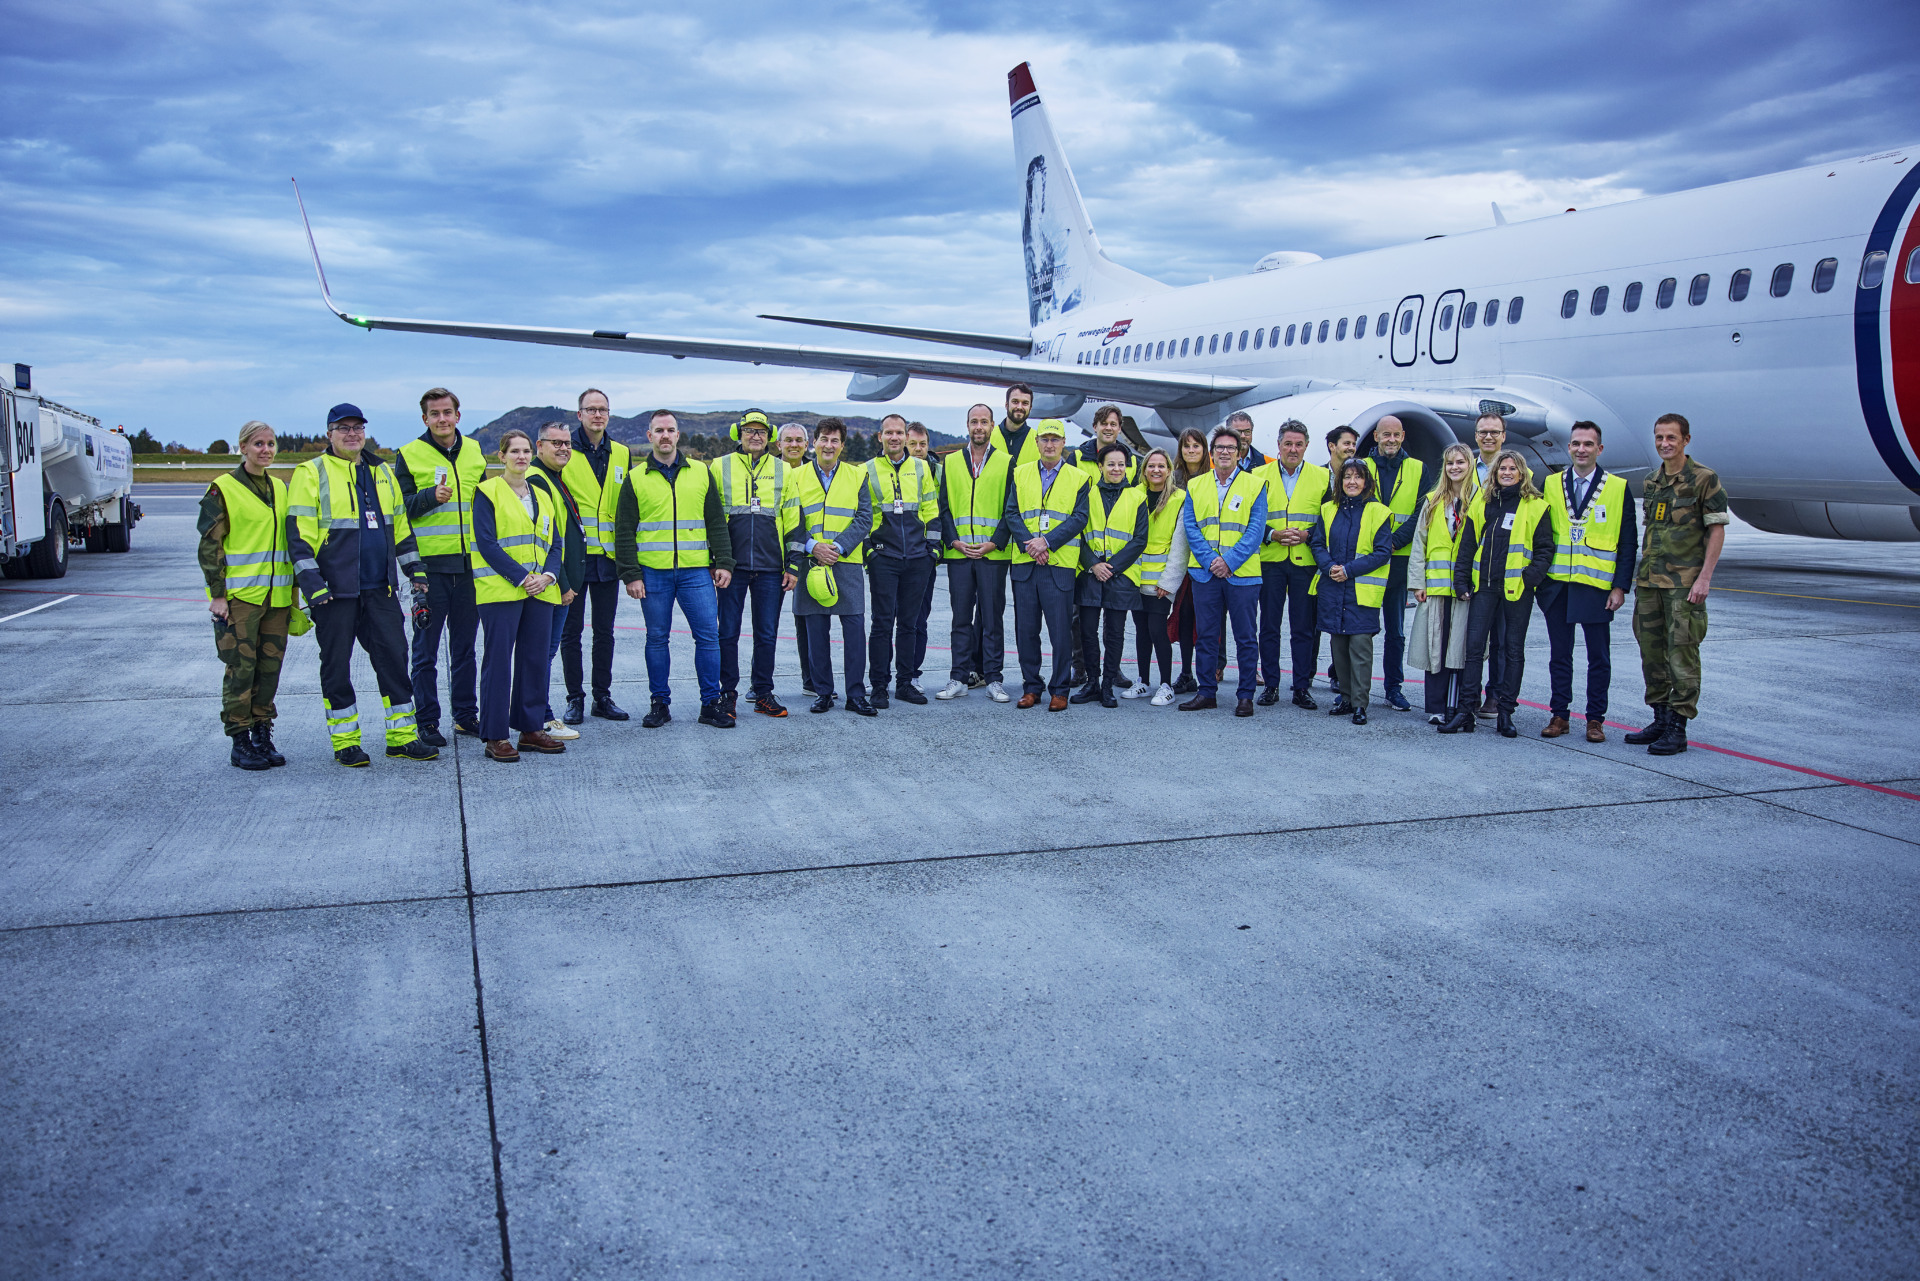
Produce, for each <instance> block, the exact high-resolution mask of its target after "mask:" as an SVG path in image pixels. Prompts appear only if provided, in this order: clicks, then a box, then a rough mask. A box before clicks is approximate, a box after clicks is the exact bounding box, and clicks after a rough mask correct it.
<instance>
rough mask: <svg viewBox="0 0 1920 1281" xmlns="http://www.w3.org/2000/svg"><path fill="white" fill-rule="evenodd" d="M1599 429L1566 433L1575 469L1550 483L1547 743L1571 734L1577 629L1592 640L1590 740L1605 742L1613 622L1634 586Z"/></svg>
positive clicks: (1628, 515) (1630, 541)
mask: <svg viewBox="0 0 1920 1281" xmlns="http://www.w3.org/2000/svg"><path fill="white" fill-rule="evenodd" d="M1605 448H1606V446H1605V445H1603V444H1602V443H1601V441H1600V425H1599V424H1598V423H1590V422H1585V421H1581V422H1577V423H1575V424H1574V425H1573V427H1572V428H1571V429H1570V430H1569V432H1568V434H1567V453H1568V454H1569V455H1571V456H1572V458H1573V466H1571V467H1569V468H1567V469H1566V470H1565V471H1558V472H1555V473H1554V474H1553V475H1551V476H1549V477H1547V494H1546V497H1547V514H1548V515H1549V516H1550V517H1552V519H1553V544H1554V549H1553V567H1552V568H1551V569H1549V570H1548V571H1547V580H1546V582H1544V583H1542V584H1541V585H1540V591H1539V593H1538V596H1537V597H1536V599H1538V600H1539V602H1540V612H1541V613H1542V614H1544V615H1545V616H1546V619H1547V650H1548V658H1547V675H1548V679H1549V681H1550V683H1551V687H1552V691H1553V692H1552V695H1551V700H1552V701H1551V702H1550V704H1549V716H1550V719H1549V720H1548V721H1547V727H1546V728H1545V729H1543V730H1541V731H1540V737H1542V738H1558V737H1560V736H1561V735H1562V734H1565V733H1566V732H1567V730H1568V729H1569V728H1571V726H1570V724H1569V722H1568V717H1567V714H1568V712H1569V711H1570V710H1571V709H1572V706H1573V629H1574V628H1575V627H1576V626H1577V627H1579V628H1580V629H1581V630H1582V631H1584V632H1585V633H1586V639H1587V706H1586V713H1587V741H1588V742H1589V743H1604V742H1606V741H1607V729H1606V721H1607V690H1608V687H1609V686H1611V685H1612V683H1613V636H1612V627H1613V615H1614V612H1615V611H1616V610H1618V609H1619V608H1620V606H1621V605H1623V604H1624V603H1625V602H1626V599H1627V588H1628V587H1630V586H1632V584H1633V570H1634V556H1635V553H1636V552H1637V551H1638V550H1639V527H1638V525H1637V524H1636V522H1635V519H1634V502H1633V497H1632V495H1630V494H1629V493H1627V482H1626V481H1624V480H1622V479H1621V478H1620V477H1618V476H1614V475H1611V474H1609V473H1608V471H1607V469H1606V468H1604V467H1602V466H1601V465H1600V454H1601V451H1602V450H1604V449H1605Z"/></svg>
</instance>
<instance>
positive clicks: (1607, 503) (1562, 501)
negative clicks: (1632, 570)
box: [1547, 472, 1629, 592]
mask: <svg viewBox="0 0 1920 1281" xmlns="http://www.w3.org/2000/svg"><path fill="white" fill-rule="evenodd" d="M1628 501H1629V499H1628V496H1627V482H1626V481H1625V480H1623V479H1621V478H1620V477H1618V476H1615V475H1613V474H1612V473H1608V474H1606V475H1604V476H1602V477H1601V479H1600V492H1599V493H1598V494H1595V495H1592V496H1591V497H1589V498H1588V499H1587V509H1586V512H1585V513H1584V518H1583V519H1582V520H1581V521H1580V522H1579V524H1580V531H1579V532H1580V534H1581V538H1580V541H1578V542H1575V541H1574V537H1573V535H1574V520H1573V512H1572V510H1571V509H1570V508H1569V506H1568V504H1567V474H1566V473H1565V472H1555V473H1553V475H1551V476H1549V477H1547V511H1548V513H1549V514H1550V515H1551V516H1552V519H1553V568H1552V569H1550V570H1548V571H1547V577H1548V578H1557V579H1559V580H1560V581H1561V582H1563V583H1584V584H1585V585H1587V586H1588V587H1598V588H1599V589H1600V590H1601V591H1603V592H1604V591H1611V590H1612V589H1613V574H1614V569H1615V567H1616V564H1617V561H1616V558H1617V556H1618V555H1619V551H1620V531H1621V529H1622V528H1623V526H1624V525H1625V522H1626V511H1627V503H1628Z"/></svg>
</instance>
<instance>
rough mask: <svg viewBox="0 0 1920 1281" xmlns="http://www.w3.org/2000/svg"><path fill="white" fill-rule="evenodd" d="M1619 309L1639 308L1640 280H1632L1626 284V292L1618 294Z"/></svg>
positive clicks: (1633, 309) (1631, 309)
mask: <svg viewBox="0 0 1920 1281" xmlns="http://www.w3.org/2000/svg"><path fill="white" fill-rule="evenodd" d="M1620 310H1621V311H1639V310H1640V282H1639V281H1637V280H1636V281H1634V282H1633V283H1632V284H1630V285H1628V286H1627V292H1626V293H1624V294H1622V295H1621V296H1620Z"/></svg>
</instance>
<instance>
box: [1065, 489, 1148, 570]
mask: <svg viewBox="0 0 1920 1281" xmlns="http://www.w3.org/2000/svg"><path fill="white" fill-rule="evenodd" d="M1145 499H1146V493H1145V492H1144V491H1143V490H1142V489H1141V488H1140V487H1139V486H1138V485H1128V486H1127V487H1126V488H1125V489H1122V490H1121V491H1120V497H1118V498H1116V499H1114V502H1113V510H1111V511H1109V510H1107V503H1106V495H1105V494H1102V493H1101V492H1100V486H1098V485H1088V486H1087V529H1086V532H1085V533H1084V534H1082V535H1081V537H1082V538H1083V539H1085V540H1086V544H1087V550H1088V551H1090V552H1092V553H1093V554H1094V555H1096V556H1101V557H1104V558H1105V559H1107V560H1112V559H1113V558H1114V557H1115V556H1118V555H1119V554H1120V549H1121V548H1122V547H1125V546H1126V545H1127V544H1128V543H1129V542H1131V541H1133V531H1134V526H1135V525H1136V524H1138V523H1139V520H1140V504H1141V503H1142V502H1143V501H1145ZM1148 536H1149V537H1151V536H1152V523H1151V521H1149V523H1148ZM1143 559H1145V554H1144V553H1142V555H1140V556H1136V557H1135V558H1134V561H1133V564H1131V565H1129V566H1127V568H1126V576H1127V577H1128V578H1129V579H1131V580H1132V581H1133V585H1134V586H1135V587H1138V586H1139V585H1140V562H1141V561H1142V560H1143ZM1166 560H1167V557H1166V553H1165V552H1162V553H1161V554H1160V564H1161V567H1162V568H1165V566H1166Z"/></svg>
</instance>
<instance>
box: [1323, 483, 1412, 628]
mask: <svg viewBox="0 0 1920 1281" xmlns="http://www.w3.org/2000/svg"><path fill="white" fill-rule="evenodd" d="M1339 513H1340V504H1338V503H1323V504H1321V506H1320V531H1321V532H1320V537H1321V538H1323V539H1324V540H1326V544H1327V553H1328V555H1329V557H1331V555H1332V553H1333V518H1334V517H1335V516H1337V515H1339ZM1392 516H1393V513H1392V512H1390V511H1388V510H1387V508H1386V504H1384V503H1376V502H1371V501H1369V502H1368V503H1367V505H1366V506H1365V507H1362V508H1361V509H1360V537H1359V538H1357V539H1355V540H1354V545H1353V558H1354V559H1355V560H1359V559H1360V558H1361V557H1363V556H1371V555H1373V554H1374V553H1375V552H1376V551H1379V550H1380V543H1381V539H1382V537H1383V535H1382V533H1381V531H1382V530H1388V531H1391V528H1392ZM1384 537H1386V538H1391V537H1392V534H1391V532H1388V533H1387V534H1385V535H1384ZM1392 563H1393V561H1392V558H1388V559H1387V560H1386V561H1384V562H1382V563H1381V565H1380V568H1378V569H1375V570H1371V571H1369V572H1367V573H1365V574H1362V575H1360V576H1359V577H1358V578H1355V579H1353V580H1352V581H1353V599H1354V600H1355V601H1357V602H1359V603H1360V604H1362V605H1366V606H1370V607H1372V608H1374V609H1378V608H1379V607H1380V606H1381V605H1383V604H1385V603H1386V599H1387V574H1388V572H1389V571H1388V566H1390V565H1391V564H1392ZM1307 591H1308V593H1309V594H1312V595H1316V596H1317V595H1319V593H1320V575H1319V574H1315V575H1314V576H1313V582H1312V583H1310V584H1308V586H1307Z"/></svg>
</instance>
